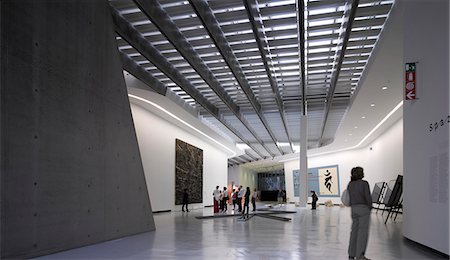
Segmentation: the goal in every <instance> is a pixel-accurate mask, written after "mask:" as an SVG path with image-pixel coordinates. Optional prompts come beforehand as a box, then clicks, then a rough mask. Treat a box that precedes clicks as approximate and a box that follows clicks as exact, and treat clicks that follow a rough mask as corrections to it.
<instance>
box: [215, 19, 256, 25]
mask: <svg viewBox="0 0 450 260" xmlns="http://www.w3.org/2000/svg"><path fill="white" fill-rule="evenodd" d="M248 22H249V21H248V19H240V20H233V21H228V22H222V23H220V26H226V25H232V24H242V23H245V24H247V23H248Z"/></svg>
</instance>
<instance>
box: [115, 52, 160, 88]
mask: <svg viewBox="0 0 450 260" xmlns="http://www.w3.org/2000/svg"><path fill="white" fill-rule="evenodd" d="M119 53H120V59H121V60H122V67H123V69H124V70H126V71H128V73H130V74H131V75H133V76H134V77H135V78H137V79H139V80H140V81H142V82H144V83H145V84H146V85H147V86H149V87H150V88H151V89H153V90H154V91H155V92H156V93H158V94H161V95H163V96H165V95H166V93H167V87H166V85H164V84H163V83H161V81H159V80H158V79H157V78H155V77H153V75H152V74H150V73H149V72H148V71H146V70H145V69H143V68H142V67H141V66H139V64H137V63H136V62H135V61H134V60H133V59H131V58H130V57H128V55H126V54H125V53H123V52H122V51H119Z"/></svg>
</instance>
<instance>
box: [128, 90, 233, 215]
mask: <svg viewBox="0 0 450 260" xmlns="http://www.w3.org/2000/svg"><path fill="white" fill-rule="evenodd" d="M130 101H131V111H132V114H133V120H134V124H135V128H136V133H137V138H138V143H139V148H140V152H141V157H142V164H143V166H144V171H145V177H146V182H147V187H148V190H149V196H150V200H151V204H152V209H153V211H160V210H180V206H177V207H175V139H176V138H178V139H180V140H183V141H184V142H187V143H189V144H191V145H194V146H196V147H198V148H200V149H202V150H203V203H202V204H195V205H191V206H190V207H191V208H198V207H203V206H207V205H212V191H213V190H214V188H215V186H216V185H219V186H221V187H222V186H226V184H227V154H226V153H225V152H224V151H222V150H219V149H218V148H216V147H214V146H213V145H211V144H210V143H209V142H206V141H204V140H203V139H202V138H199V137H197V136H195V135H193V134H191V133H189V132H187V131H185V130H183V129H182V128H180V127H178V126H176V125H174V124H172V123H170V122H168V121H166V120H165V119H162V118H161V117H159V116H157V115H155V114H153V113H151V112H149V110H146V109H145V108H143V107H142V106H140V105H137V102H136V100H134V99H130Z"/></svg>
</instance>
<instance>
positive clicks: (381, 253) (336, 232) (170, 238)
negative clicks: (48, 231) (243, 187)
mask: <svg viewBox="0 0 450 260" xmlns="http://www.w3.org/2000/svg"><path fill="white" fill-rule="evenodd" d="M259 206H260V207H262V206H263V205H262V204H261V205H259ZM280 209H287V210H296V211H297V213H295V214H285V215H281V216H285V217H290V218H292V221H290V222H282V221H279V220H273V219H265V218H260V217H254V218H252V219H250V220H249V221H247V222H241V221H239V220H238V219H237V218H219V219H206V220H199V219H196V218H195V216H201V215H211V214H212V208H205V209H203V210H193V211H191V212H189V213H182V212H171V213H160V214H155V215H154V217H155V222H156V228H157V229H156V231H155V232H151V233H144V234H140V235H136V236H132V237H127V238H123V239H119V240H114V241H110V242H106V243H101V244H97V245H93V246H88V247H83V248H78V249H74V250H69V251H65V252H61V253H57V254H53V255H49V256H45V257H42V258H41V259H261V260H263V259H264V260H266V259H267V260H268V259H347V246H348V239H349V234H350V225H351V218H350V209H349V208H340V207H337V206H335V207H331V208H327V207H324V206H320V207H319V208H318V209H317V210H316V211H313V210H310V209H309V208H298V207H295V206H294V205H288V206H287V207H280ZM229 214H231V211H229ZM384 217H385V216H381V212H379V213H378V214H375V212H374V211H373V212H372V219H371V227H370V238H369V246H368V250H367V253H366V255H367V257H369V258H371V259H375V260H376V259H448V258H444V257H442V256H438V255H436V254H433V253H432V252H430V251H428V250H425V249H423V248H422V247H418V246H416V245H415V244H413V243H411V242H408V241H406V240H405V239H404V238H403V236H402V217H401V216H399V217H398V218H397V221H396V222H393V221H388V223H387V224H386V225H385V224H384Z"/></svg>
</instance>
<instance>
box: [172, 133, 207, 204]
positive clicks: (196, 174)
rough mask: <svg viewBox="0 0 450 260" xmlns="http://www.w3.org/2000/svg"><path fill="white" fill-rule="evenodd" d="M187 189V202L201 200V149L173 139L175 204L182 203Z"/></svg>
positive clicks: (200, 201) (198, 201)
mask: <svg viewBox="0 0 450 260" xmlns="http://www.w3.org/2000/svg"><path fill="white" fill-rule="evenodd" d="M184 189H187V192H188V195H189V203H202V202H203V198H202V197H203V150H202V149H200V148H197V147H195V146H193V145H190V144H188V143H186V142H184V141H182V140H180V139H176V140H175V205H181V204H182V203H183V192H184Z"/></svg>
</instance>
